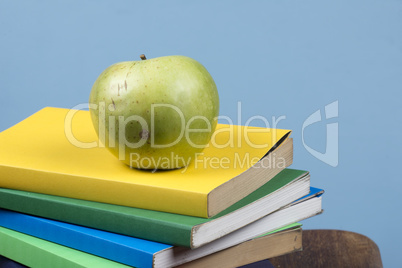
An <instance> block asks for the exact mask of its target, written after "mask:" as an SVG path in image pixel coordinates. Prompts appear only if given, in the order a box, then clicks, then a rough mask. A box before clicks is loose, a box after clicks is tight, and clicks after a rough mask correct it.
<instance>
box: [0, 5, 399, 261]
mask: <svg viewBox="0 0 402 268" xmlns="http://www.w3.org/2000/svg"><path fill="white" fill-rule="evenodd" d="M143 2H144V1H40V2H39V1H35V2H34V1H11V0H10V1H4V0H1V1H0V38H1V40H0V41H1V42H0V93H1V94H0V115H1V116H0V130H1V131H2V130H4V129H6V128H8V127H10V126H12V125H13V124H15V123H17V122H19V121H21V120H23V119H24V118H26V117H28V116H29V115H31V114H33V113H35V112H36V111H37V110H39V109H41V108H43V107H45V106H53V107H63V108H71V107H73V106H75V105H77V104H80V103H84V102H87V100H88V96H89V92H90V90H91V87H92V84H93V83H94V81H95V79H96V78H97V76H98V75H99V74H100V73H101V71H102V70H104V69H105V68H106V67H108V66H109V65H111V64H113V63H116V62H119V61H127V60H138V59H139V55H140V54H142V53H145V54H146V55H147V57H148V58H153V57H159V56H165V55H175V54H179V55H186V56H189V57H192V58H194V59H196V60H198V61H200V62H201V63H202V64H203V65H204V66H205V67H206V68H207V69H208V70H209V71H210V73H211V75H212V76H213V77H214V79H215V82H216V84H217V86H218V90H219V94H220V103H221V109H220V114H221V115H225V116H229V117H231V118H233V120H234V121H235V122H237V115H238V102H241V108H242V109H241V110H242V111H241V113H242V121H241V123H243V124H244V123H245V121H246V120H247V119H248V118H250V117H251V116H254V115H261V116H264V117H266V118H267V119H269V121H270V122H272V116H274V117H276V118H278V117H280V116H285V117H286V119H284V120H282V121H280V122H279V123H278V127H280V128H287V129H292V130H293V134H292V136H293V138H294V143H295V152H294V157H295V160H294V164H293V166H292V167H293V168H299V169H306V170H309V171H310V172H311V176H312V183H313V186H316V187H321V188H324V189H325V190H326V194H325V195H324V209H325V212H324V214H323V215H320V216H317V217H314V218H312V219H309V220H306V221H304V222H303V223H304V228H306V229H318V228H320V229H322V228H331V229H343V230H349V231H355V232H358V233H362V234H364V235H367V236H369V237H370V238H371V239H373V240H374V241H375V242H376V243H377V244H378V245H379V248H380V250H381V254H382V258H383V263H384V265H385V267H402V258H401V255H400V241H401V240H402V235H401V232H400V231H399V230H398V228H399V227H398V226H399V223H400V222H401V220H402V217H401V204H402V202H401V200H402V198H401V196H402V182H401V173H400V172H397V170H398V168H399V167H400V165H401V160H402V159H401V156H400V155H401V154H400V152H401V150H402V141H401V138H400V133H401V131H402V127H401V126H402V119H401V118H402V117H401V115H402V108H401V94H400V91H401V87H402V31H401V29H402V2H401V1H396V0H395V1H380V0H378V1H373V0H365V1H318V0H317V1H309V0H305V1H193V2H191V1H168V2H166V3H165V2H162V1H148V2H147V3H143ZM334 101H338V105H339V117H336V118H331V119H328V120H325V116H324V115H325V114H324V107H325V106H326V105H327V104H330V103H332V102H334ZM317 110H321V111H322V115H323V118H324V120H322V121H321V122H318V123H315V124H313V125H311V126H309V127H308V128H306V129H305V131H304V135H305V137H304V138H305V143H306V144H307V145H308V146H310V147H311V148H314V150H317V151H320V152H325V144H326V135H327V133H326V124H327V123H338V125H339V165H338V166H337V167H332V166H330V165H328V164H326V163H324V162H322V161H320V160H319V159H317V158H315V157H314V156H312V155H311V154H310V153H309V152H308V151H307V150H306V148H305V146H303V142H302V136H301V135H302V125H303V123H304V121H305V120H306V119H307V118H308V117H309V116H310V115H311V114H313V113H314V112H315V111H317ZM252 123H253V124H254V125H261V124H262V122H261V121H258V120H255V121H253V122H252ZM28 134H29V133H28Z"/></svg>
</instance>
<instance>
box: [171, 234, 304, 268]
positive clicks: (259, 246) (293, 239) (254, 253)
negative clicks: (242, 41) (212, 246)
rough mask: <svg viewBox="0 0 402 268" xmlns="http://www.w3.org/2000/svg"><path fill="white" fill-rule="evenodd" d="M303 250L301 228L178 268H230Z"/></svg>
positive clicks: (257, 239)
mask: <svg viewBox="0 0 402 268" xmlns="http://www.w3.org/2000/svg"><path fill="white" fill-rule="evenodd" d="M300 250H302V229H301V227H300V226H296V227H295V228H290V229H286V230H284V231H280V232H276V233H273V234H268V235H264V236H261V237H257V238H254V239H252V240H249V241H246V242H243V243H241V244H238V245H236V246H233V247H231V248H228V249H225V250H222V251H219V252H216V253H213V254H211V255H208V256H205V257H203V258H200V259H197V260H194V261H192V262H188V263H185V264H183V265H180V266H177V268H197V267H220V268H230V267H239V266H242V265H246V264H250V263H254V262H257V261H261V260H265V259H269V258H273V257H277V256H280V255H284V254H287V253H291V252H295V251H300Z"/></svg>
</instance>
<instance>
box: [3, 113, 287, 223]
mask: <svg viewBox="0 0 402 268" xmlns="http://www.w3.org/2000/svg"><path fill="white" fill-rule="evenodd" d="M289 135H290V131H289V130H281V129H269V128H257V127H245V126H235V125H221V124H219V125H218V126H217V128H216V130H215V133H214V135H213V137H212V140H211V142H210V144H209V145H208V147H207V148H206V149H204V151H203V152H202V153H201V154H199V156H198V157H197V158H196V159H195V160H194V161H193V162H191V163H190V165H189V166H187V167H185V168H182V169H176V170H170V171H157V172H152V171H145V170H136V169H131V168H130V167H128V166H127V165H125V164H123V163H122V162H120V161H119V160H118V159H117V158H116V157H114V156H113V155H112V154H111V153H109V151H108V150H107V149H106V148H104V146H103V145H102V144H101V143H100V142H99V140H98V136H97V135H96V133H95V130H94V128H93V125H92V122H91V118H90V115H89V112H88V111H77V110H70V109H61V108H44V109H42V110H40V111H39V112H37V113H35V114H33V115H32V116H30V117H28V118H27V119H25V120H23V121H22V122H20V123H18V124H16V125H15V126H13V127H11V128H9V129H7V130H5V131H3V132H1V133H0V152H1V153H0V187H2V188H10V189H17V190H23V191H31V192H38V193H44V194H50V195H57V196H65V197H71V198H77V199H83V200H91V201H97V202H103V203H110V204H117V205H123V206H130V207H138V208H144V209H150V210H157V211H165V212H170V213H177V214H184V215H191V216H197V217H204V218H208V217H212V216H214V215H216V214H217V213H219V212H220V211H222V210H224V209H225V208H227V207H229V206H230V205H232V204H234V203H235V202H237V201H239V200H240V199H242V198H243V197H245V196H247V195H248V194H250V193H251V192H253V191H254V190H256V189H258V188H259V187H260V186H262V185H263V184H265V183H266V182H268V181H269V180H270V179H271V178H273V177H274V176H275V175H276V174H278V173H279V172H280V171H281V170H283V169H284V168H286V167H288V166H289V165H290V164H291V163H292V159H293V147H292V146H293V144H292V139H290V138H288V136H289Z"/></svg>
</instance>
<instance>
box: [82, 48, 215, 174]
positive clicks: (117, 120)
mask: <svg viewBox="0 0 402 268" xmlns="http://www.w3.org/2000/svg"><path fill="white" fill-rule="evenodd" d="M89 106H90V107H89V108H90V113H91V118H92V122H93V124H94V127H95V130H96V132H97V134H98V137H99V140H100V141H101V144H102V145H103V146H105V147H106V148H107V149H109V151H110V152H112V153H113V155H115V156H116V157H118V158H119V160H121V161H123V162H124V163H125V164H127V165H129V166H131V167H134V168H140V169H174V168H181V167H184V166H187V165H188V164H189V163H190V162H191V161H192V160H193V159H194V158H195V157H196V156H197V154H199V153H201V152H202V150H203V149H204V148H205V147H206V146H208V143H209V142H210V139H211V136H212V133H213V132H214V130H215V127H216V124H217V117H218V113H219V96H218V91H217V88H216V85H215V82H214V80H213V79H212V77H211V75H210V74H209V72H208V71H207V70H206V68H205V67H204V66H202V65H201V64H200V63H199V62H197V61H196V60H194V59H191V58H189V57H185V56H166V57H160V58H154V59H146V58H145V56H144V55H141V60H139V61H127V62H120V63H116V64H113V65H111V66H110V67H108V68H107V69H106V70H104V71H103V72H102V73H101V74H100V75H99V77H98V78H97V80H96V81H95V83H94V85H93V87H92V90H91V93H90V97H89Z"/></svg>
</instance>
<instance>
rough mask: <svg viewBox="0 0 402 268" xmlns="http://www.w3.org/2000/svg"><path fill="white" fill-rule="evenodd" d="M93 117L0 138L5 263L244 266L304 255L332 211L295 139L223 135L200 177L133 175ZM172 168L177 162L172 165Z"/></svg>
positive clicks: (46, 112)
mask: <svg viewBox="0 0 402 268" xmlns="http://www.w3.org/2000/svg"><path fill="white" fill-rule="evenodd" d="M90 120H91V119H90V115H89V112H87V111H73V110H68V109H60V108H44V109H42V110H40V111H39V112H37V113H35V114H33V115H32V116H30V117H28V118H27V119H25V120H23V121H22V122H20V123H18V124H16V125H15V126H13V127H11V128H10V129H7V130H5V131H3V132H2V133H0V148H1V154H0V255H2V256H4V257H5V258H8V259H10V260H14V261H16V262H18V263H21V264H23V265H26V266H29V267H41V268H42V267H69V268H70V267H97V268H98V267H163V268H166V267H239V266H242V265H247V264H250V263H253V262H257V261H261V260H264V259H267V258H271V257H275V256H278V255H282V254H286V253H289V252H293V251H297V250H301V239H302V237H301V224H300V223H298V222H299V221H301V220H303V219H306V218H309V217H312V216H315V215H317V214H320V213H321V212H322V206H321V198H322V193H323V191H322V190H321V189H318V188H313V187H311V186H310V175H309V172H307V171H303V170H295V169H290V168H289V166H290V165H291V164H292V161H293V144H292V139H291V138H290V131H288V130H280V129H264V128H255V127H244V126H232V125H218V127H217V130H216V131H215V134H214V136H213V140H212V141H211V144H210V145H211V146H208V147H207V148H206V149H205V150H204V151H203V153H202V154H200V155H199V156H198V158H197V159H196V160H194V161H193V162H192V163H191V164H190V165H189V166H187V167H185V168H182V169H177V170H171V171H144V170H136V169H130V168H129V167H128V166H126V165H124V164H122V163H121V162H120V161H118V160H117V159H116V158H115V157H114V156H112V155H111V154H110V153H109V152H108V151H107V150H106V149H105V148H104V147H103V145H102V144H101V143H99V141H98V138H97V136H96V134H95V131H94V129H93V127H92V123H91V121H90ZM172 157H173V156H172Z"/></svg>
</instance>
